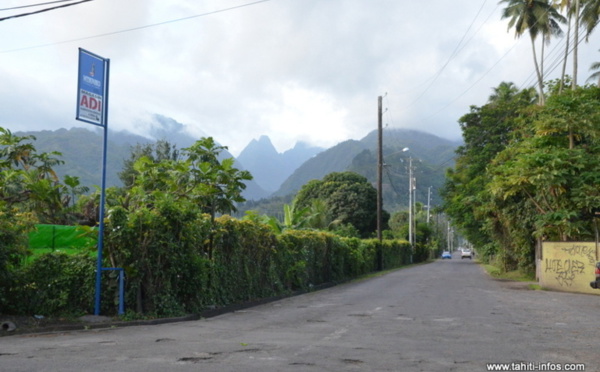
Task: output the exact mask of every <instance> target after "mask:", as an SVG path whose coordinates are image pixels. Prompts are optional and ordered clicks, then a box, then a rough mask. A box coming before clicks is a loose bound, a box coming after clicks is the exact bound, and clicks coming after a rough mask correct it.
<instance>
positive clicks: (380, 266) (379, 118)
mask: <svg viewBox="0 0 600 372" xmlns="http://www.w3.org/2000/svg"><path fill="white" fill-rule="evenodd" d="M377 101H378V105H377V106H378V107H377V133H378V134H377V239H378V240H379V252H378V253H379V254H378V256H379V257H378V258H379V260H378V261H379V262H378V265H377V266H378V269H379V270H383V243H382V235H381V229H382V224H383V222H382V217H381V215H382V211H383V196H382V189H383V187H382V182H383V150H382V148H383V133H382V132H383V125H382V116H383V111H382V107H381V106H382V103H381V101H382V97H381V96H379V97H378V98H377Z"/></svg>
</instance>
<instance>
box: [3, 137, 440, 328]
mask: <svg viewBox="0 0 600 372" xmlns="http://www.w3.org/2000/svg"><path fill="white" fill-rule="evenodd" d="M0 134H1V135H0V211H1V213H0V234H2V236H1V237H2V239H0V311H1V313H2V314H12V315H33V314H39V315H44V316H78V315H83V314H89V313H91V312H92V311H93V305H94V304H93V301H94V294H95V289H94V288H95V270H96V254H95V250H96V239H97V234H98V232H97V229H96V228H95V227H96V226H97V225H98V222H99V221H98V212H99V199H100V198H99V190H96V191H94V192H91V193H90V192H89V190H87V189H85V188H82V187H79V184H78V180H77V178H76V177H70V176H65V177H64V179H59V178H58V176H56V174H55V172H54V170H53V166H55V165H56V164H60V163H61V160H60V156H61V154H60V153H58V152H53V153H49V154H48V153H41V154H38V152H37V151H36V149H35V138H33V137H31V136H23V137H21V136H16V135H14V134H13V133H11V132H10V131H9V130H8V129H4V128H0ZM223 149H225V147H222V146H218V145H216V144H215V142H214V141H213V139H212V138H203V139H201V140H199V141H197V142H196V143H195V144H194V145H193V146H191V147H189V148H185V149H181V150H178V149H176V148H175V147H174V146H173V145H171V144H169V143H167V142H164V141H159V142H157V143H155V144H152V145H140V146H136V147H134V148H132V153H131V156H130V158H128V159H127V160H126V161H125V164H124V165H125V166H124V168H123V171H122V172H121V174H120V177H121V179H122V181H123V184H124V185H125V186H124V187H122V188H109V189H108V190H107V197H106V219H105V234H104V255H103V259H104V262H103V267H113V268H123V269H124V271H125V273H126V288H125V303H126V308H127V314H126V315H125V319H134V318H142V317H144V318H147V317H165V316H177V315H183V314H190V313H198V312H200V311H202V310H204V309H209V308H215V307H220V306H226V305H230V304H237V303H243V302H247V301H252V300H257V299H261V298H265V297H271V296H278V295H282V294H287V293H292V292H294V291H298V290H310V289H311V288H313V287H315V286H318V285H320V284H324V283H332V282H333V283H334V282H340V281H345V280H349V279H352V278H356V277H359V276H362V275H365V274H368V273H372V272H374V271H377V270H382V269H392V268H397V267H400V266H403V265H407V264H410V263H415V262H422V261H424V260H426V259H427V258H429V257H430V256H431V255H432V249H436V248H437V247H436V246H435V245H432V244H436V242H437V241H439V239H438V240H435V239H431V238H432V237H433V234H432V232H431V231H430V230H428V232H427V233H421V234H419V235H418V239H417V241H416V245H415V247H414V248H411V247H410V245H409V244H408V243H407V242H406V240H405V239H404V236H403V235H404V233H403V231H404V232H406V229H403V228H402V226H401V224H398V223H396V225H394V226H396V227H397V229H394V230H389V231H387V232H386V236H387V238H388V239H385V240H383V241H381V242H380V241H378V240H377V239H373V237H374V236H375V231H374V230H375V224H374V221H375V218H376V208H375V202H374V200H375V189H374V188H373V186H372V185H371V184H370V183H368V182H367V181H366V179H365V178H364V177H362V176H359V175H357V174H354V173H351V172H342V173H332V174H330V175H328V176H326V177H325V178H324V179H323V180H322V181H318V182H317V181H314V182H310V183H309V184H307V185H306V186H305V187H304V188H303V189H302V190H301V192H300V193H299V194H298V196H297V197H296V198H294V199H293V201H292V203H291V204H289V205H285V207H284V218H283V220H277V219H275V218H273V217H270V216H266V215H259V214H258V213H256V212H252V211H251V212H248V213H247V214H246V215H245V216H244V217H243V218H241V219H236V218H233V217H231V216H230V215H229V214H230V213H231V212H234V211H235V210H236V204H237V203H240V202H243V201H244V199H243V198H242V196H241V192H242V191H243V189H244V188H245V184H244V181H247V180H249V179H251V175H250V174H249V173H248V172H246V171H242V170H238V169H236V168H235V167H234V166H233V159H220V157H219V155H220V153H221V151H222V150H223ZM386 216H387V215H386ZM386 221H387V217H386ZM62 225H72V226H78V227H77V230H75V232H74V233H72V234H75V235H76V236H72V237H71V239H80V240H81V242H80V243H77V244H75V246H73V247H68V248H65V246H64V245H61V244H62V243H60V242H58V241H57V240H56V241H55V235H52V234H51V233H49V232H46V233H44V232H43V231H42V230H48V231H54V230H57V229H58V230H60V229H61V228H62V227H61V226H62ZM102 285H103V287H102V309H101V313H102V314H107V315H114V314H115V313H116V310H117V301H118V278H117V277H116V275H115V274H114V272H113V271H107V272H105V273H104V274H103V281H102Z"/></svg>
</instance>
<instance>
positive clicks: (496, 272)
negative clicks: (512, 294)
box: [481, 264, 535, 289]
mask: <svg viewBox="0 0 600 372" xmlns="http://www.w3.org/2000/svg"><path fill="white" fill-rule="evenodd" d="M481 266H483V268H484V269H485V271H487V273H488V274H489V275H490V276H491V277H494V278H496V279H503V280H512V281H516V282H533V281H535V274H528V273H523V272H521V271H520V270H514V271H507V272H503V271H502V270H501V269H500V268H499V267H497V266H494V265H490V264H482V265H481ZM532 289H533V288H532Z"/></svg>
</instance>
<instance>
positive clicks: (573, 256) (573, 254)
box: [540, 242, 596, 293]
mask: <svg viewBox="0 0 600 372" xmlns="http://www.w3.org/2000/svg"><path fill="white" fill-rule="evenodd" d="M542 249H543V258H542V260H541V262H540V263H541V264H542V267H541V269H542V270H541V271H540V282H541V283H542V285H544V286H547V287H549V288H556V289H564V290H569V291H576V292H588V293H589V291H590V290H589V289H588V288H589V282H590V280H593V279H594V266H595V264H596V244H595V243H593V242H544V243H543V245H542Z"/></svg>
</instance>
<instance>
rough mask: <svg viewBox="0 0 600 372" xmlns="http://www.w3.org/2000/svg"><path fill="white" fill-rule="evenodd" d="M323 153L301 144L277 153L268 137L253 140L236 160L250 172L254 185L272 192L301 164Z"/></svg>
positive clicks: (317, 148) (320, 149) (318, 148)
mask: <svg viewBox="0 0 600 372" xmlns="http://www.w3.org/2000/svg"><path fill="white" fill-rule="evenodd" d="M321 151H323V149H322V148H320V147H313V146H310V145H308V144H306V143H303V142H298V143H296V146H294V148H292V149H290V150H287V151H285V152H283V153H279V152H277V150H276V149H275V147H274V146H273V144H272V143H271V140H270V139H269V137H268V136H264V135H263V136H261V137H260V138H259V139H258V140H255V139H253V140H252V141H250V143H249V144H248V145H247V146H246V147H245V148H244V150H242V152H241V153H240V154H239V156H238V157H237V160H238V161H239V162H240V164H242V166H243V167H244V168H245V169H247V170H248V171H250V173H252V175H253V176H254V180H255V181H256V183H257V184H258V185H259V186H260V187H262V188H263V189H265V190H267V191H270V192H274V191H275V190H277V189H279V187H280V186H281V184H282V183H283V181H285V180H286V179H287V178H288V177H289V176H290V175H291V174H292V173H293V172H294V171H295V170H296V169H297V168H298V167H299V166H300V165H301V164H302V163H304V162H305V161H306V160H307V159H310V158H311V157H313V156H314V155H316V154H318V153H320V152H321Z"/></svg>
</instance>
